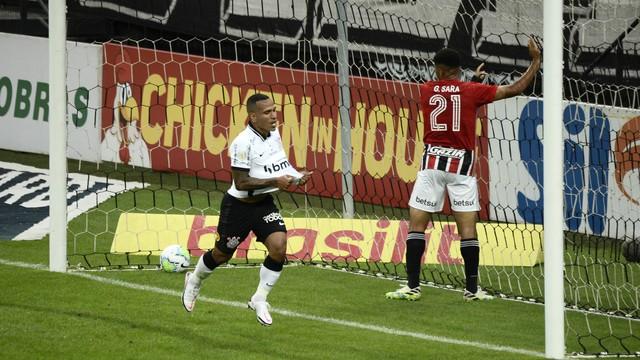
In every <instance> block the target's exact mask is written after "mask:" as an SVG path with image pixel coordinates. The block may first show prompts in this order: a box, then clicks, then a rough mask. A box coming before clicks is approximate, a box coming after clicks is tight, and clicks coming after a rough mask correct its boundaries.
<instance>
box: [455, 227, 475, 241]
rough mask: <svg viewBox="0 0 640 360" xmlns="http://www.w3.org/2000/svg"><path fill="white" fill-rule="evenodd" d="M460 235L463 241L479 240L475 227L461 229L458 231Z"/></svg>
mask: <svg viewBox="0 0 640 360" xmlns="http://www.w3.org/2000/svg"><path fill="white" fill-rule="evenodd" d="M458 235H460V238H461V239H477V238H478V235H477V233H476V227H475V226H463V227H461V228H460V229H458Z"/></svg>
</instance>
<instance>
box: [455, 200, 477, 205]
mask: <svg viewBox="0 0 640 360" xmlns="http://www.w3.org/2000/svg"><path fill="white" fill-rule="evenodd" d="M475 204H476V201H475V200H453V206H474V205H475Z"/></svg>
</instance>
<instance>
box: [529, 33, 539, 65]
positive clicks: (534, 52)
mask: <svg viewBox="0 0 640 360" xmlns="http://www.w3.org/2000/svg"><path fill="white" fill-rule="evenodd" d="M541 54H542V43H541V41H540V38H539V37H537V36H535V35H531V36H529V56H531V59H532V60H540V57H541Z"/></svg>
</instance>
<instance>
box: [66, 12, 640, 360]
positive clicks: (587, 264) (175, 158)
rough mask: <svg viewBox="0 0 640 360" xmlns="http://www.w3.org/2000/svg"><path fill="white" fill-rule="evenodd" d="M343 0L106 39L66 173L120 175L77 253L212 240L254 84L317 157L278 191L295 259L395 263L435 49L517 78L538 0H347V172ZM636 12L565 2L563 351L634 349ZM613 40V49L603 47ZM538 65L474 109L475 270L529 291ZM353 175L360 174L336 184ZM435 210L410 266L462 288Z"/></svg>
mask: <svg viewBox="0 0 640 360" xmlns="http://www.w3.org/2000/svg"><path fill="white" fill-rule="evenodd" d="M339 4H340V2H333V1H323V0H320V1H315V2H305V1H301V0H300V1H296V0H288V1H275V0H274V1H270V0H251V1H233V0H231V1H225V2H221V5H220V6H221V8H220V11H221V14H222V15H221V19H222V21H221V22H220V26H219V34H217V35H216V36H215V37H206V38H202V37H198V36H196V37H189V38H184V39H181V38H178V39H164V38H152V39H149V38H128V39H114V40H112V41H110V42H108V43H105V44H103V45H102V48H101V49H102V53H103V54H102V57H103V64H102V66H101V70H100V71H101V75H102V80H101V88H100V89H101V91H102V103H101V105H100V106H99V107H97V108H95V109H92V110H94V111H95V112H96V115H97V117H98V118H100V119H101V129H102V130H101V137H100V138H101V156H102V160H103V161H102V162H101V163H100V164H97V165H93V164H88V163H86V162H82V163H73V164H72V165H71V166H70V168H69V171H70V172H71V173H82V174H90V175H89V176H88V177H87V178H88V179H94V181H98V182H100V181H103V182H106V183H113V184H118V186H121V187H122V188H118V187H112V188H109V187H107V188H105V189H104V190H102V192H104V193H107V194H102V195H103V198H107V197H108V198H109V199H108V200H106V201H104V202H97V203H96V206H95V207H94V208H93V209H91V210H90V211H88V212H86V213H83V214H81V215H79V216H77V217H76V218H75V219H74V220H73V221H72V222H71V223H70V225H69V247H70V249H69V254H70V257H69V262H70V264H71V265H72V266H77V267H81V268H128V267H135V268H143V267H157V256H158V254H159V252H160V251H161V250H162V249H163V248H164V247H166V246H168V245H170V244H174V243H179V244H182V245H183V246H185V247H186V248H188V249H189V251H190V252H191V255H192V256H194V257H195V256H199V255H201V254H202V252H203V251H206V249H208V248H211V247H212V246H213V243H214V241H215V240H216V226H217V215H218V214H219V213H218V209H219V203H220V199H221V197H222V196H223V194H224V192H225V191H226V189H227V188H228V187H229V182H230V180H231V173H230V170H229V159H228V156H227V151H226V150H227V147H228V145H229V144H230V142H231V141H232V140H233V139H234V138H235V136H236V135H237V134H238V133H239V132H240V131H241V130H242V129H244V127H245V126H246V120H247V110H246V107H245V105H244V103H245V101H246V99H247V98H248V97H249V96H250V95H252V94H254V93H256V92H261V93H265V94H268V95H269V96H271V97H272V98H273V99H274V101H275V103H276V105H277V106H278V110H279V115H278V116H279V122H280V126H279V130H280V132H281V136H282V139H283V143H284V145H285V149H286V151H287V152H288V154H289V161H290V162H291V164H293V165H294V166H296V167H299V168H302V167H304V168H308V169H311V170H313V171H314V175H313V177H312V179H311V181H310V182H309V184H308V185H307V186H306V187H304V188H300V189H296V190H295V191H293V192H290V193H285V192H281V193H278V194H277V195H276V202H277V204H278V206H279V207H280V208H281V209H282V214H283V215H284V216H285V218H286V223H287V227H288V229H289V234H288V235H289V243H288V251H287V253H288V258H289V260H290V261H299V262H303V263H312V264H324V265H327V266H333V267H339V268H344V269H349V270H354V271H359V272H366V273H370V274H376V275H379V276H387V277H397V278H404V277H405V269H404V239H405V236H406V231H407V228H408V225H407V222H406V220H407V219H408V209H407V201H408V197H409V195H410V193H411V189H412V185H413V181H414V179H415V175H416V171H417V169H418V166H419V163H420V160H421V157H422V150H423V147H422V141H421V139H422V135H423V128H422V126H423V121H424V120H423V117H422V113H421V110H420V105H419V91H418V85H419V84H420V82H422V81H426V80H430V79H433V78H434V71H433V64H432V57H433V55H434V54H435V52H436V51H437V50H439V49H440V48H442V47H443V46H451V47H455V48H457V49H458V50H459V51H460V52H461V53H462V54H463V64H464V68H465V71H464V73H463V78H464V79H469V78H470V77H471V75H472V73H473V69H474V68H475V67H476V66H477V65H478V64H480V63H482V62H484V63H485V64H486V66H485V68H486V70H487V71H488V72H489V76H488V79H487V80H486V81H487V82H490V83H495V84H506V83H510V82H512V81H513V80H514V79H515V78H517V77H518V76H519V75H520V73H522V72H523V71H524V69H526V66H527V65H528V63H529V59H528V53H527V50H526V43H527V39H528V38H527V36H528V34H535V35H538V36H541V35H542V2H541V1H539V0H538V1H516V0H513V1H511V0H477V1H474V0H463V1H459V0H445V1H438V2H426V1H369V0H360V1H349V2H347V3H346V6H345V9H344V10H345V11H344V14H345V17H344V19H343V20H344V21H345V22H346V24H347V28H348V32H347V36H348V49H349V52H348V56H347V61H348V68H349V73H350V78H349V92H350V106H349V107H348V108H347V111H348V114H349V119H348V121H349V122H350V126H351V137H350V142H351V149H347V150H351V151H352V159H351V160H352V161H351V164H352V165H351V169H350V170H348V171H343V170H344V169H343V168H342V156H344V155H345V154H348V152H345V151H344V149H343V147H342V139H341V122H342V121H344V120H345V119H342V118H341V116H340V114H341V113H340V110H341V106H343V104H342V103H341V101H340V87H339V77H338V69H339V67H340V66H342V65H341V63H340V59H339V57H338V51H337V48H338V45H339V42H340V40H341V39H339V38H338V36H339V33H340V32H339V31H338V28H339V26H340V24H341V22H340V19H341V17H340V16H341V15H340V14H341V13H342V12H340V11H338V10H339V9H338V7H337V6H339ZM638 16H640V6H639V5H638V4H636V3H634V2H629V1H622V0H621V1H613V0H611V1H599V2H593V1H565V16H564V18H565V24H566V28H565V32H564V37H565V54H564V55H565V56H564V59H565V64H564V65H565V68H564V69H565V100H566V101H565V103H564V117H563V122H564V132H565V136H564V153H563V154H558V156H562V157H563V159H564V164H565V165H564V177H563V181H564V188H565V193H564V203H565V206H564V213H565V249H566V250H565V264H566V265H565V298H566V302H567V307H568V308H570V309H573V310H576V311H575V312H570V313H568V316H567V350H568V351H569V352H575V353H586V354H604V353H609V354H637V353H638V351H640V338H638V337H637V335H636V333H637V332H638V330H640V325H639V323H638V319H640V312H639V309H640V307H639V306H640V304H639V302H640V300H639V299H640V296H639V295H640V293H639V291H638V289H639V288H638V286H639V285H640V279H638V275H640V267H639V266H638V261H640V244H639V243H638V242H637V240H636V239H637V238H639V237H640V229H639V227H640V222H639V220H640V205H639V201H640V180H639V179H640V170H639V169H640V150H639V147H638V145H637V141H638V139H640V111H639V110H637V109H638V108H640V96H639V95H640V94H639V93H638V91H637V85H638V84H640V68H639V67H638V63H640V62H639V61H638V60H639V59H640V54H639V53H638V52H639V49H638V43H640V30H637V29H636V27H635V25H634V21H635V20H636V19H637V18H638ZM275 24H278V25H277V26H276V25H275ZM621 34H625V36H624V37H623V38H621V39H620V38H619V36H620V35H621ZM616 39H618V40H616ZM609 46H612V49H613V50H612V49H609V48H608V47H609ZM606 53H611V54H613V55H611V56H608V57H607V56H603V57H600V55H602V54H606ZM543 66H544V65H543ZM75 70H78V71H80V70H79V69H75ZM73 73H74V71H71V72H70V74H73ZM540 75H541V76H538V78H537V79H536V81H535V83H534V85H533V86H532V87H531V88H530V89H528V90H527V93H526V94H524V95H523V96H520V97H516V98H512V99H509V100H505V101H499V102H496V103H494V104H491V105H489V106H487V107H485V108H483V109H482V110H481V111H480V113H479V114H478V126H477V133H478V135H479V141H478V144H477V153H478V154H479V156H478V159H477V166H476V176H477V177H478V179H479V189H480V203H481V211H480V214H479V217H480V222H479V224H478V227H477V229H478V234H479V240H480V243H481V268H480V278H481V280H480V282H481V285H482V286H483V287H484V288H486V289H487V290H488V291H490V292H493V293H495V294H498V295H501V296H505V297H510V298H518V299H522V300H525V301H534V302H542V300H543V290H544V278H543V273H544V264H543V248H542V244H543V241H542V239H543V231H542V230H543V229H542V214H543V211H544V204H543V201H542V193H543V190H544V184H543V181H542V179H543V159H542V153H543V151H542V147H543V145H544V137H543V134H542V121H543V116H542V109H543V103H542V97H541V96H542V95H543V94H542V93H541V89H542V81H541V80H542V77H543V76H544V74H543V73H542V74H540ZM70 76H71V75H70ZM345 176H346V177H348V178H352V179H353V187H352V188H349V189H343V178H344V177H345ZM96 179H98V180H96ZM88 183H89V180H88ZM122 189H124V190H126V191H123V190H122ZM345 192H346V193H347V195H348V196H347V198H348V197H353V199H354V209H355V215H354V218H352V219H345V218H343V213H344V210H345V204H344V195H345ZM106 195H108V196H106ZM432 225H433V226H432V227H430V228H429V229H428V230H427V250H426V254H425V257H424V263H425V265H424V266H423V268H422V278H421V279H422V281H424V282H425V283H429V284H434V285H437V286H447V287H456V288H460V287H462V286H463V285H464V271H463V268H462V259H461V256H460V250H459V244H458V242H459V237H458V236H457V230H456V226H455V222H453V218H452V217H451V216H450V211H449V210H448V207H447V209H445V211H444V214H443V215H441V216H438V217H436V219H435V221H434V222H433V224H432ZM264 255H265V252H264V247H262V245H261V244H259V243H258V242H256V239H255V237H254V236H253V235H250V236H249V239H248V240H247V241H245V242H243V243H242V245H241V246H240V248H239V249H238V251H237V253H236V255H235V258H234V259H233V261H232V262H233V263H236V264H238V263H242V264H257V263H260V262H261V261H262V259H263V258H264Z"/></svg>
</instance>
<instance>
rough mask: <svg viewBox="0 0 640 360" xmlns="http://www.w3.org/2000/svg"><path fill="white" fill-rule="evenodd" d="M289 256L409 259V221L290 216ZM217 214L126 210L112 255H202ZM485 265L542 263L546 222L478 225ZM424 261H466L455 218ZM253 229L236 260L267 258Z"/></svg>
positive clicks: (431, 242)
mask: <svg viewBox="0 0 640 360" xmlns="http://www.w3.org/2000/svg"><path fill="white" fill-rule="evenodd" d="M285 223H286V226H287V229H288V234H287V235H288V241H287V256H288V257H289V259H290V260H300V259H304V260H316V261H320V260H324V261H355V260H359V261H365V260H366V261H375V262H386V263H396V264H399V263H402V262H404V253H405V238H406V234H407V229H408V223H407V222H406V221H398V220H387V219H378V220H367V219H332V218H287V219H285ZM217 225H218V216H205V215H167V214H141V213H124V214H122V215H121V216H120V218H119V220H118V226H117V229H116V233H115V236H114V239H113V243H112V245H111V252H113V253H146V254H148V253H149V252H151V253H152V254H156V255H157V254H158V253H159V251H160V250H162V249H164V248H165V247H166V246H169V245H171V244H180V245H182V246H183V247H185V248H187V249H189V250H190V252H191V254H192V255H193V256H199V255H201V254H202V253H203V252H204V251H206V250H207V249H210V248H212V247H213V245H214V243H215V241H216V240H217V234H216V227H217ZM477 230H478V240H479V242H480V264H481V265H496V266H534V265H536V264H538V263H540V262H542V258H543V257H542V225H532V224H495V223H491V224H488V223H479V224H478V226H477ZM425 239H426V241H427V247H426V251H425V256H424V258H423V262H424V263H425V264H441V265H454V264H462V256H461V255H460V246H459V242H460V237H459V236H458V234H457V229H456V224H455V223H454V222H436V223H434V226H433V227H430V228H429V229H427V231H426V233H425ZM265 251H266V250H265V248H264V246H263V245H262V244H261V243H259V242H257V241H256V237H255V236H254V235H253V233H250V234H249V236H248V237H247V239H245V241H243V242H242V243H241V244H240V246H239V247H238V249H237V251H236V253H235V254H234V257H235V258H238V259H256V260H260V259H263V258H264V257H265Z"/></svg>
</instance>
